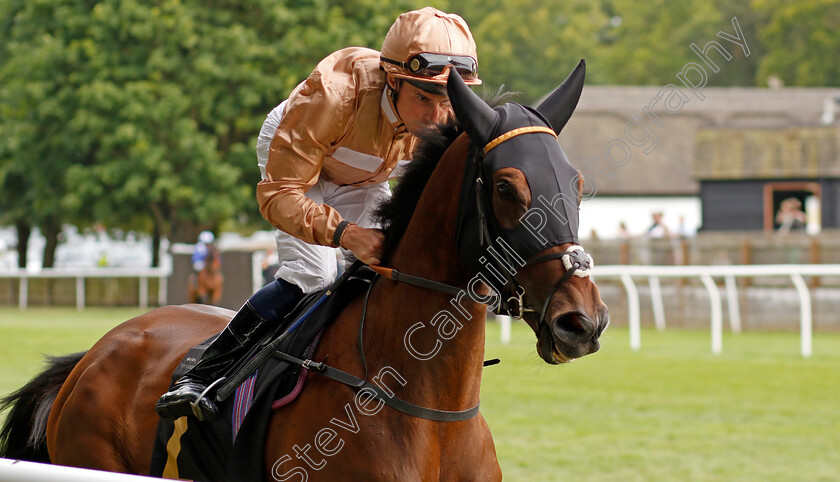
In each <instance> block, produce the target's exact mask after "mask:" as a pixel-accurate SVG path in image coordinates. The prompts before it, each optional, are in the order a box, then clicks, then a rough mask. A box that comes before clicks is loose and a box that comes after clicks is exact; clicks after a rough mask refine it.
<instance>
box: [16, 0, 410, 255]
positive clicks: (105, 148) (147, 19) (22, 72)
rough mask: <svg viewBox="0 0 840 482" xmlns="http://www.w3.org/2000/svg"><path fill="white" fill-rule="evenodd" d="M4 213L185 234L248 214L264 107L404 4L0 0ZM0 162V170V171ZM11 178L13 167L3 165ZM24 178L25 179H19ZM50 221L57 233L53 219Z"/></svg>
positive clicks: (377, 36) (377, 37) (46, 222)
mask: <svg viewBox="0 0 840 482" xmlns="http://www.w3.org/2000/svg"><path fill="white" fill-rule="evenodd" d="M0 2H2V4H0V6H2V11H3V13H7V14H8V15H4V16H3V17H1V18H3V19H4V20H3V22H4V27H5V29H4V31H5V32H7V33H8V36H4V41H3V46H2V47H0V48H2V52H3V53H4V54H8V55H4V59H5V61H4V64H3V65H2V67H0V86H2V87H0V98H2V99H3V100H4V101H9V102H11V104H10V105H8V106H6V105H5V102H4V107H3V110H0V113H2V115H3V117H2V121H3V122H2V124H3V128H2V129H3V131H2V132H3V134H4V135H6V136H10V137H11V138H13V142H12V143H10V146H9V148H7V149H4V150H3V151H2V152H3V154H2V156H3V157H2V158H0V162H2V169H0V175H2V176H3V177H2V180H3V182H4V183H8V182H11V180H15V182H16V183H17V184H16V185H17V186H19V188H20V189H21V191H22V193H21V197H20V198H18V199H12V200H9V203H8V204H9V208H14V209H8V213H10V214H9V215H10V216H13V214H12V213H15V212H18V213H23V214H24V216H28V220H30V221H31V222H32V223H37V224H38V225H42V226H46V227H47V231H49V230H50V229H51V227H60V225H61V223H62V222H66V221H73V222H76V223H79V224H85V223H93V222H103V223H105V224H107V225H109V226H120V227H124V228H128V229H141V230H151V231H152V232H153V234H154V238H155V243H154V246H155V251H154V259H155V263H157V253H158V250H157V246H158V244H159V240H160V238H161V237H162V236H169V237H170V238H171V239H173V240H175V241H192V240H194V239H195V238H194V237H195V235H196V234H197V232H198V231H199V230H201V229H204V228H207V227H213V226H218V225H219V224H220V223H221V222H223V221H225V220H229V219H236V220H239V219H240V218H244V219H246V220H247V219H250V220H255V219H258V218H259V216H258V210H257V208H256V204H255V202H254V185H255V184H256V182H257V181H258V175H259V174H258V170H257V169H256V166H255V164H256V163H255V155H254V151H253V145H254V141H255V138H256V135H257V133H258V132H259V128H260V125H261V123H262V121H263V120H264V118H265V115H266V113H267V112H268V111H270V110H271V109H272V108H273V107H274V106H275V105H277V104H278V103H279V102H280V101H281V100H282V99H283V98H285V97H286V96H287V95H288V93H289V92H290V91H291V90H292V88H294V86H295V85H296V84H297V83H298V82H300V81H301V80H302V79H303V78H305V76H306V75H307V74H308V73H309V72H310V71H311V69H312V68H313V67H314V66H315V64H316V63H317V61H318V60H320V59H321V58H322V57H323V56H325V55H326V54H328V53H329V52H331V51H333V50H336V49H339V48H342V47H345V46H348V45H362V46H369V47H374V48H378V47H379V45H380V44H381V42H382V38H383V37H384V35H385V33H386V32H387V29H388V27H389V26H390V24H391V23H392V22H393V20H394V18H395V17H396V15H397V14H398V13H399V12H401V11H405V10H408V9H411V8H413V7H414V2H406V1H403V2H396V3H393V4H391V5H389V6H388V7H383V6H382V5H381V2H375V1H373V0H353V1H326V0H309V1H297V2H292V1H285V2H283V1H275V0H253V1H250V2H247V4H243V3H241V2H238V1H222V0H219V1H214V2H210V3H207V2H204V1H198V0H164V1H162V2H157V3H156V4H154V5H151V6H150V5H148V4H146V3H145V2H139V1H137V0H104V1H99V2H94V1H88V2H80V1H70V0H33V1H28V2H24V1H20V0H0ZM4 173H5V174H4ZM13 174H14V175H17V176H18V177H14V175H13ZM20 176H22V177H20ZM56 234H57V231H56Z"/></svg>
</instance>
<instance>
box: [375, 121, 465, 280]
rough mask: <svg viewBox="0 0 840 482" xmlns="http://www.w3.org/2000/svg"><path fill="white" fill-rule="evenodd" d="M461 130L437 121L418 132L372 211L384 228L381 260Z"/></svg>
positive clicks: (402, 230)
mask: <svg viewBox="0 0 840 482" xmlns="http://www.w3.org/2000/svg"><path fill="white" fill-rule="evenodd" d="M460 134H461V128H460V127H459V126H458V125H457V123H455V122H450V123H448V124H441V125H438V126H436V127H434V128H431V129H428V130H426V131H425V132H424V133H423V134H421V135H420V136H419V141H420V142H419V143H418V144H417V147H415V148H414V155H413V158H412V160H411V162H409V163H408V167H407V168H406V170H405V172H404V173H403V175H402V177H401V178H400V180H399V183H398V184H397V186H396V187H395V188H394V193H393V195H392V196H391V198H390V199H388V200H385V201H383V202H382V203H381V204H380V205H379V207H377V209H376V211H374V213H373V218H374V220H375V221H377V222H379V223H380V225H381V227H382V229H383V231H384V232H385V246H384V249H383V253H384V256H383V258H384V259H383V260H382V263H383V264H385V263H386V262H387V260H388V259H390V257H391V255H392V254H393V252H394V249H395V248H396V247H397V243H399V242H400V240H401V239H402V237H403V234H405V230H406V229H407V228H408V222H409V221H410V220H411V216H412V215H413V214H414V208H415V207H416V206H417V202H418V201H419V200H420V195H421V194H422V193H423V189H424V188H425V187H426V183H427V182H428V181H429V178H430V177H431V176H432V173H433V172H434V170H435V168H436V167H437V165H438V162H439V161H440V158H441V157H443V153H444V152H446V149H448V148H449V146H450V145H451V144H452V143H453V142H454V141H455V139H456V138H457V137H458V136H459V135H460Z"/></svg>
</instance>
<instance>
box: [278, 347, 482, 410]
mask: <svg viewBox="0 0 840 482" xmlns="http://www.w3.org/2000/svg"><path fill="white" fill-rule="evenodd" d="M273 356H275V357H277V358H280V359H281V360H284V361H286V362H289V363H291V364H294V365H298V366H300V367H303V368H306V369H307V370H310V371H313V372H315V373H318V374H320V375H324V376H325V377H327V378H331V379H333V380H335V381H337V382H341V383H343V384H345V385H349V386H351V387H353V388H355V389H357V390H363V389H364V390H370V392H372V395H373V396H374V397H375V398H376V399H377V400H381V401H382V402H383V403H385V405H388V406H389V407H391V408H393V409H395V410H399V411H400V412H402V413H405V414H408V415H412V416H414V417H419V418H424V419H426V420H434V421H436V422H460V421H463V420H469V419H471V418H473V417H475V416H476V415H477V414H478V407H479V405H480V403H479V404H478V405H476V406H474V407H472V408H470V409H467V410H462V411H448V410H436V409H434V408H426V407H421V406H420V405H415V404H413V403H409V402H406V401H405V400H402V399H399V398H397V397H396V396H390V395H388V393H387V392H386V391H385V390H383V389H381V388H379V386H378V385H376V384H374V383H371V382H370V381H368V380H363V379H361V378H359V377H357V376H355V375H351V374H349V373H347V372H345V371H342V370H339V369H337V368H333V367H331V366H328V365H325V364H324V363H321V362H315V361H312V360H301V359H300V358H296V357H293V356H291V355H288V354H286V353H283V352H279V351H276V352H274V354H273Z"/></svg>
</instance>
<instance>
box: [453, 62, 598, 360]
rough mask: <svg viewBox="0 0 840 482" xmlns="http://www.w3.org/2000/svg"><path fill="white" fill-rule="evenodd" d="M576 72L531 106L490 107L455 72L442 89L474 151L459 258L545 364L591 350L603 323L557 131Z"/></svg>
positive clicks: (574, 188) (571, 175)
mask: <svg viewBox="0 0 840 482" xmlns="http://www.w3.org/2000/svg"><path fill="white" fill-rule="evenodd" d="M583 77H584V65H583V62H582V61H581V63H580V65H578V67H577V68H576V69H575V70H574V71H573V72H572V74H571V75H570V76H569V78H568V79H567V80H566V81H565V82H564V83H563V84H562V85H561V86H560V87H558V88H557V90H555V91H554V92H553V93H552V94H551V95H550V96H549V97H548V98H547V99H546V100H545V101H543V102H542V103H541V104H540V105H539V106H538V107H536V108H530V107H526V106H522V105H519V104H513V103H509V104H505V105H503V106H501V107H497V108H496V109H492V108H490V107H489V106H488V105H487V104H486V103H485V102H484V101H483V100H481V98H479V97H478V96H477V95H476V94H474V93H473V92H472V91H471V90H470V89H469V88H468V87H467V86H466V85H465V84H464V82H463V81H462V80H461V78H460V77H459V76H458V75H450V76H449V83H448V86H447V88H448V91H449V97H450V100H451V102H452V106H453V109H454V111H455V115H456V117H457V118H458V122H459V123H460V124H461V125H462V126H463V128H464V130H465V131H466V132H467V134H468V135H469V137H470V140H471V141H472V145H473V152H474V155H473V157H472V159H473V162H471V163H470V165H469V166H468V172H467V175H466V176H465V178H464V184H463V186H462V190H461V201H460V207H459V213H458V226H457V228H456V229H457V231H456V233H457V240H456V242H457V246H458V253H459V258H460V259H461V261H462V262H463V263H464V264H466V265H467V266H468V267H469V268H471V270H472V271H473V272H476V273H480V275H481V276H482V277H483V281H484V282H485V283H486V284H490V285H491V286H492V287H493V288H494V289H495V291H496V292H497V293H500V296H499V297H498V301H499V303H498V304H499V305H500V306H499V308H500V309H501V311H502V312H507V313H508V314H511V315H513V316H514V317H517V318H519V317H522V318H524V319H525V321H526V322H527V323H528V324H529V325H530V326H531V328H532V329H533V330H534V332H535V333H536V335H537V352H538V353H539V355H540V357H542V359H543V360H545V361H546V362H548V363H551V364H556V363H565V362H568V361H571V360H574V359H575V358H579V357H582V356H584V355H587V354H590V353H594V352H595V351H597V350H598V348H599V347H600V344H599V340H598V339H599V337H600V335H601V333H602V332H603V331H604V329H605V328H606V326H607V324H608V323H609V315H608V313H607V307H606V305H605V304H604V303H603V302H602V301H601V297H600V293H599V291H598V288H597V287H596V286H595V284H594V283H593V282H592V279H591V278H590V277H589V270H590V268H591V264H592V259H591V257H590V256H589V255H588V254H586V253H585V252H584V251H583V249H582V248H581V247H580V246H579V245H578V237H577V235H578V208H579V204H580V199H581V191H582V187H583V179H582V177H581V176H580V173H579V172H578V171H577V170H576V169H575V168H574V167H572V165H571V164H570V163H569V161H568V159H567V158H566V155H565V153H564V152H563V150H562V149H561V148H560V145H559V144H558V142H557V137H556V135H557V133H559V132H560V130H561V129H562V128H563V126H564V125H565V124H566V122H567V121H568V119H569V117H570V116H571V114H572V112H573V111H574V108H575V106H576V105H577V101H578V98H579V97H580V92H581V90H582V86H583ZM476 213H477V215H476Z"/></svg>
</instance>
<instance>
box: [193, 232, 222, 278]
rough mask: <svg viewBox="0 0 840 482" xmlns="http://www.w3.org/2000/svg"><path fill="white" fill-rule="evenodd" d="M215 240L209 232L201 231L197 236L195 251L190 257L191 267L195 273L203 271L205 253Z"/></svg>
mask: <svg viewBox="0 0 840 482" xmlns="http://www.w3.org/2000/svg"><path fill="white" fill-rule="evenodd" d="M215 240H216V238H215V236H213V233H211V232H210V231H202V232H201V233H200V234H199V235H198V242H197V243H195V251H193V255H192V267H193V271H195V272H196V273H198V272H199V271H201V270H202V269H204V260H205V259H206V258H207V252H208V251H209V250H210V245H211V244H213V242H214V241H215Z"/></svg>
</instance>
